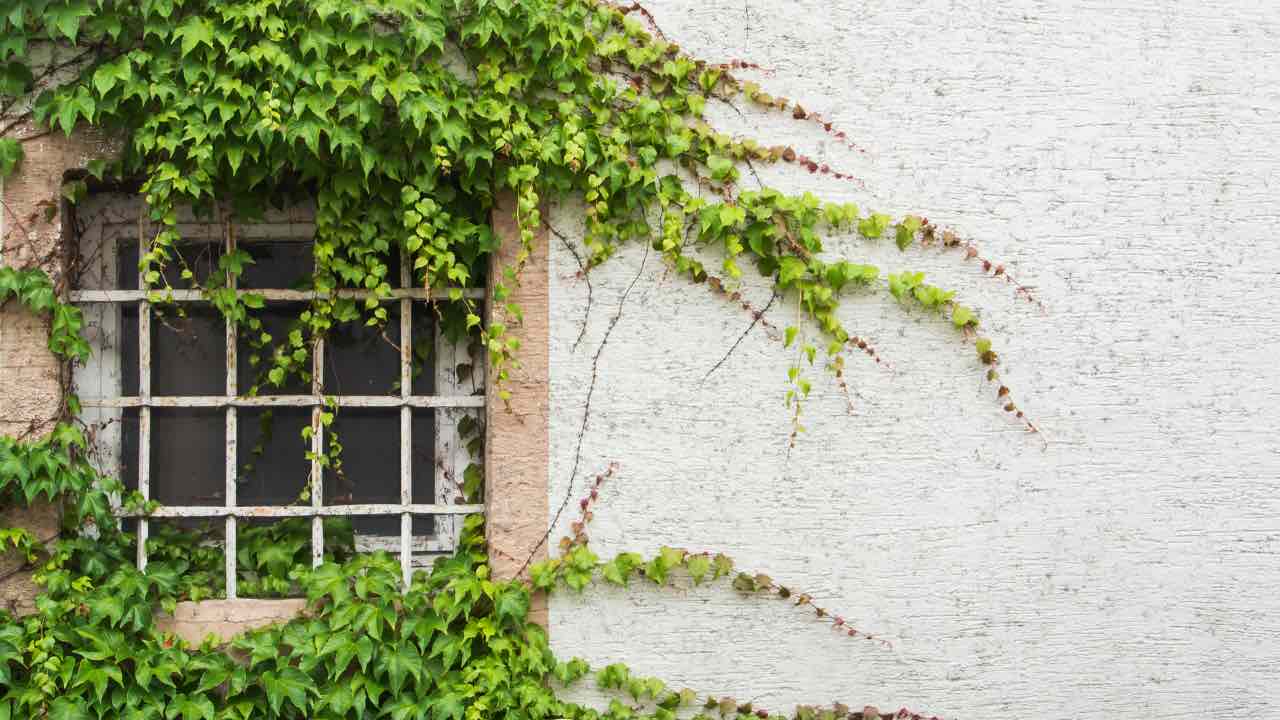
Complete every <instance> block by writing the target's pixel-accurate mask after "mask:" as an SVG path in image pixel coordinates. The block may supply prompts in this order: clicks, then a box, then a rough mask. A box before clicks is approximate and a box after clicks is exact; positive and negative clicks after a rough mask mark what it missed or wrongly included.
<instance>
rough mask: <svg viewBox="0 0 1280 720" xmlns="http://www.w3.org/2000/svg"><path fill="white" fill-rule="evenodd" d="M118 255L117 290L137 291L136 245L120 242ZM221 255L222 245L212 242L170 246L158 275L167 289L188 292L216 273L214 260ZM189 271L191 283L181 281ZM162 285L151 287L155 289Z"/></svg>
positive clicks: (216, 267)
mask: <svg viewBox="0 0 1280 720" xmlns="http://www.w3.org/2000/svg"><path fill="white" fill-rule="evenodd" d="M117 252H118V253H119V263H118V267H119V270H118V272H119V276H120V277H119V282H120V289H121V290H137V289H138V287H139V286H138V259H139V256H138V241H137V240H121V241H120V244H119V246H118V249H117ZM221 254H222V245H221V244H220V243H216V242H183V243H178V244H176V245H174V246H173V248H172V249H170V251H169V255H170V257H169V260H168V262H166V263H165V266H164V271H163V272H162V273H161V274H162V275H163V276H164V279H165V280H166V281H167V282H168V285H169V286H170V287H174V288H179V289H181V288H189V287H192V286H193V285H195V284H200V285H204V284H205V283H206V282H208V280H209V277H210V276H211V275H213V274H214V273H215V272H217V271H218V258H219V257H220V256H221ZM184 269H186V270H190V271H191V276H192V279H191V280H185V279H183V277H182V271H183V270H184ZM163 285H164V283H155V286H156V287H161V286H163Z"/></svg>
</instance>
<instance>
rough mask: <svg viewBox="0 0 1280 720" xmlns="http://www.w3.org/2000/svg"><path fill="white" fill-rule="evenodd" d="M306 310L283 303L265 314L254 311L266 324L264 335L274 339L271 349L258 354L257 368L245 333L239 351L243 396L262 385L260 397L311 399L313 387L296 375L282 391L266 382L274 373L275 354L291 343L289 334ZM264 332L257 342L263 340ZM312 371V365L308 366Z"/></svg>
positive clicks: (238, 370) (304, 307)
mask: <svg viewBox="0 0 1280 720" xmlns="http://www.w3.org/2000/svg"><path fill="white" fill-rule="evenodd" d="M305 309H306V305H304V304H302V303H280V304H272V305H268V306H267V307H266V309H264V310H257V311H254V317H257V318H259V319H260V320H262V331H261V332H266V333H267V334H269V335H270V336H271V341H270V343H269V344H268V346H267V347H266V348H265V349H264V350H262V351H259V352H258V355H259V359H258V363H257V364H256V365H255V364H254V363H253V356H254V354H255V351H254V349H253V347H252V345H251V344H250V342H249V337H248V336H247V335H246V334H245V333H246V332H248V331H247V330H244V331H241V333H240V342H239V344H238V346H237V348H236V366H237V367H236V372H237V377H236V383H237V385H236V389H237V390H239V391H240V394H241V395H245V394H247V393H248V392H249V390H250V389H251V388H252V387H253V386H254V385H255V384H257V383H261V386H260V387H259V388H258V394H260V395H310V394H311V383H310V382H309V381H307V380H303V379H302V378H301V377H299V376H298V375H296V374H295V375H292V376H290V377H289V378H288V379H286V380H285V383H284V385H283V386H282V387H276V386H275V385H270V384H268V383H267V381H266V373H267V371H268V370H270V369H271V367H272V366H271V354H272V352H273V351H274V350H275V348H276V347H277V346H280V345H281V344H282V343H287V342H288V337H289V330H290V328H292V327H293V326H294V324H296V323H297V320H298V316H299V315H300V314H301V313H302V311H303V310H305ZM261 332H260V333H259V337H258V338H257V339H258V340H259V341H260V340H261V337H260V335H261ZM308 369H310V365H308Z"/></svg>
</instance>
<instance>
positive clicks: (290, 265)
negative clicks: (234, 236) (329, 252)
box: [239, 241, 314, 289]
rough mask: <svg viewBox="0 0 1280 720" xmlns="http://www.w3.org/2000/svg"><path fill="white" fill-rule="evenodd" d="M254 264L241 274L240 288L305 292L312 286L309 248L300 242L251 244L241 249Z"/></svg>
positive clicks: (310, 250)
mask: <svg viewBox="0 0 1280 720" xmlns="http://www.w3.org/2000/svg"><path fill="white" fill-rule="evenodd" d="M240 249H242V250H244V251H246V252H248V253H249V255H250V256H251V257H252V258H253V262H252V263H250V264H246V265H245V266H244V270H243V271H242V272H241V274H240V280H239V284H240V287H242V288H254V289H261V288H284V289H305V288H307V287H308V286H310V284H311V268H312V265H313V263H314V260H313V258H312V244H311V243H310V242H302V241H253V242H245V243H242V244H241V245H240Z"/></svg>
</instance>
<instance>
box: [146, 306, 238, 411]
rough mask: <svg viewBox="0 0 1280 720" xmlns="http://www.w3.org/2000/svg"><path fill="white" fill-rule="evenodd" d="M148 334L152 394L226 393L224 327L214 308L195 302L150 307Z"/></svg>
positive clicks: (225, 333)
mask: <svg viewBox="0 0 1280 720" xmlns="http://www.w3.org/2000/svg"><path fill="white" fill-rule="evenodd" d="M179 312H181V313H182V315H181V316H180V315H179ZM151 331H152V332H151V394H152V395H160V396H164V395H222V394H223V393H224V392H226V387H227V369H226V368H227V328H226V322H225V321H224V320H223V319H222V315H221V314H220V313H219V312H218V311H217V310H216V309H215V308H214V307H212V306H211V305H205V304H196V303H183V304H181V305H173V306H157V307H154V308H153V309H152V318H151Z"/></svg>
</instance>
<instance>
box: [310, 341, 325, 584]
mask: <svg viewBox="0 0 1280 720" xmlns="http://www.w3.org/2000/svg"><path fill="white" fill-rule="evenodd" d="M323 390H324V339H323V338H316V339H315V341H314V343H312V351H311V402H312V407H311V507H312V509H314V510H316V514H315V515H314V516H313V517H312V518H311V565H312V567H319V566H320V563H321V561H323V560H324V519H323V518H321V517H320V513H319V509H320V507H321V506H322V505H323V504H324V502H323V501H324V466H323V465H322V463H321V458H322V457H323V455H324V424H323V423H322V422H320V415H321V413H322V412H323V411H324V405H323V403H324V397H323V395H322V392H323Z"/></svg>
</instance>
